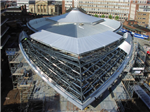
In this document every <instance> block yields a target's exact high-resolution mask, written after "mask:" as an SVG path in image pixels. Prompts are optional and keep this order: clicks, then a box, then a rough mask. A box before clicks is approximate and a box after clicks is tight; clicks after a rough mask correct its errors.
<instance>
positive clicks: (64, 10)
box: [62, 0, 66, 14]
mask: <svg viewBox="0 0 150 112" xmlns="http://www.w3.org/2000/svg"><path fill="white" fill-rule="evenodd" d="M64 13H66V9H65V0H62V14H64Z"/></svg>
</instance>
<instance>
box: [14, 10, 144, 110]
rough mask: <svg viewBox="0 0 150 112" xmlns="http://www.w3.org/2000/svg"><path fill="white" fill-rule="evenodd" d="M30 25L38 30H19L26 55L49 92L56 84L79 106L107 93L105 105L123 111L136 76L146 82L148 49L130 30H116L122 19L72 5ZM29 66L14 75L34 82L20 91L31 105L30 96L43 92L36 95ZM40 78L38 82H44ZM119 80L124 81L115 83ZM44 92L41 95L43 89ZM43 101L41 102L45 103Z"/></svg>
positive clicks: (21, 44) (20, 43)
mask: <svg viewBox="0 0 150 112" xmlns="http://www.w3.org/2000/svg"><path fill="white" fill-rule="evenodd" d="M27 25H28V27H29V28H30V29H31V30H32V31H34V32H35V33H34V34H32V35H27V34H26V33H25V32H22V33H21V34H20V36H19V47H20V51H21V53H22V55H23V56H24V59H25V60H26V62H27V63H28V64H29V65H30V66H31V68H32V69H33V71H34V72H35V73H36V74H38V75H39V76H40V79H42V80H44V82H46V83H47V85H48V86H47V90H45V92H46V93H47V91H49V87H52V88H53V89H54V90H55V91H56V92H58V93H59V94H60V95H62V96H63V97H64V98H65V99H67V100H68V101H70V102H71V103H73V104H74V105H75V106H77V107H78V108H80V109H84V108H85V107H87V106H88V105H89V104H92V102H93V101H97V100H98V99H99V98H101V100H102V99H103V100H104V99H105V98H106V99H105V100H106V101H105V100H104V101H102V102H105V103H102V104H101V109H106V110H107V111H117V108H118V107H119V108H120V109H121V111H122V112H123V111H124V109H123V106H122V103H121V100H126V99H131V98H132V96H133V86H134V84H133V83H134V82H135V79H136V80H138V82H140V81H141V82H142V81H143V80H144V79H145V78H146V77H145V76H144V75H143V72H144V66H145V65H144V62H145V51H144V49H143V48H142V47H141V46H140V45H139V44H138V42H137V41H135V40H133V38H132V37H131V36H130V34H128V33H125V34H124V35H119V34H117V32H118V31H119V29H120V28H121V27H122V24H121V23H120V22H118V21H115V20H109V19H101V18H95V17H92V16H88V15H86V14H83V13H81V12H80V11H79V10H77V9H73V10H72V11H70V12H68V13H66V14H63V15H60V16H55V17H51V18H40V19H33V20H31V21H29V23H28V24H27ZM42 29H43V30H42ZM20 51H19V52H20ZM18 66H23V65H22V64H18ZM16 68H19V67H16ZM26 69H27V68H26ZM26 69H23V71H24V73H25V74H26V75H22V76H23V77H21V76H18V75H19V74H17V76H15V75H14V76H13V77H15V78H14V79H16V78H18V77H19V80H18V81H19V82H18V81H17V84H16V82H15V80H14V79H13V80H14V81H13V82H14V87H15V86H17V88H19V87H20V88H21V87H26V86H22V84H25V85H28V84H30V86H29V88H28V89H26V88H25V89H21V90H22V91H21V92H20V93H21V94H22V96H26V98H25V99H29V100H30V101H25V102H28V107H34V106H31V105H32V104H33V105H34V103H31V102H32V100H33V99H34V101H35V99H38V98H37V97H38V96H39V95H40V93H39V94H37V95H35V93H36V92H37V91H38V90H39V89H38V87H37V88H36V89H35V87H34V86H32V85H36V84H35V83H33V80H32V77H29V76H30V75H31V74H32V73H31V72H30V70H26ZM14 71H16V72H17V70H14ZM26 71H28V72H26ZM139 71H140V73H139ZM137 72H138V73H137ZM30 79H31V80H30ZM35 79H36V78H35ZM40 79H38V80H39V81H37V82H36V83H39V82H41V81H40ZM25 80H27V81H25ZM121 80H122V81H121ZM22 81H23V82H26V83H23V82H22ZM119 81H121V83H119V84H118V86H117V87H116V88H115V87H114V86H115V85H117V83H118V82H119ZM52 88H51V89H52ZM112 88H114V89H112ZM135 88H136V87H135ZM30 90H31V91H30ZM33 91H34V92H33ZM41 91H42V90H41ZM107 91H109V92H107ZM112 91H114V92H115V93H116V95H114V99H112V98H110V95H111V94H110V93H112ZM26 93H27V95H25V94H26ZM41 95H42V96H41V98H43V97H44V96H43V95H44V94H43V93H42V94H41ZM21 98H23V97H21ZM21 101H22V102H23V101H24V100H21ZM44 101H45V100H43V102H42V103H39V104H40V105H41V104H42V105H43V106H45V107H46V104H45V103H44ZM108 101H109V102H108ZM22 104H25V103H22ZM64 104H65V103H64V102H63V103H60V105H64ZM116 104H117V105H116ZM35 105H37V104H35ZM106 105H109V106H108V107H107V106H106ZM24 107H27V106H24ZM62 107H63V106H62ZM97 108H98V110H101V109H100V108H99V107H97ZM28 109H30V108H28ZM60 110H61V109H60ZM41 111H44V110H41Z"/></svg>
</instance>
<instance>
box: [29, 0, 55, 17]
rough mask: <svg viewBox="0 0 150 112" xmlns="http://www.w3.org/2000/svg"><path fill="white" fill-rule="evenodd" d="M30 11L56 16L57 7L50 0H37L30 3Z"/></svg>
mask: <svg viewBox="0 0 150 112" xmlns="http://www.w3.org/2000/svg"><path fill="white" fill-rule="evenodd" d="M29 11H30V12H32V13H36V14H44V15H48V14H54V13H55V5H53V4H52V3H51V1H48V0H43V1H39V0H35V1H30V2H29Z"/></svg>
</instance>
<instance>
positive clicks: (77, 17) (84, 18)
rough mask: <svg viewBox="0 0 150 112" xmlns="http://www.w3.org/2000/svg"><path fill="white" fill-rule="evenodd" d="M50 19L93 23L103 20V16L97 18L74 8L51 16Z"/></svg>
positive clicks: (63, 21)
mask: <svg viewBox="0 0 150 112" xmlns="http://www.w3.org/2000/svg"><path fill="white" fill-rule="evenodd" d="M49 19H50V20H53V21H57V22H59V23H93V22H96V21H100V20H103V19H102V18H97V17H93V16H89V15H87V14H84V13H82V12H80V11H79V10H72V11H70V12H68V13H65V14H62V15H60V16H55V17H50V18H49Z"/></svg>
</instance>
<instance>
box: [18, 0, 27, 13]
mask: <svg viewBox="0 0 150 112" xmlns="http://www.w3.org/2000/svg"><path fill="white" fill-rule="evenodd" d="M22 5H26V10H27V12H29V0H17V6H22Z"/></svg>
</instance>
